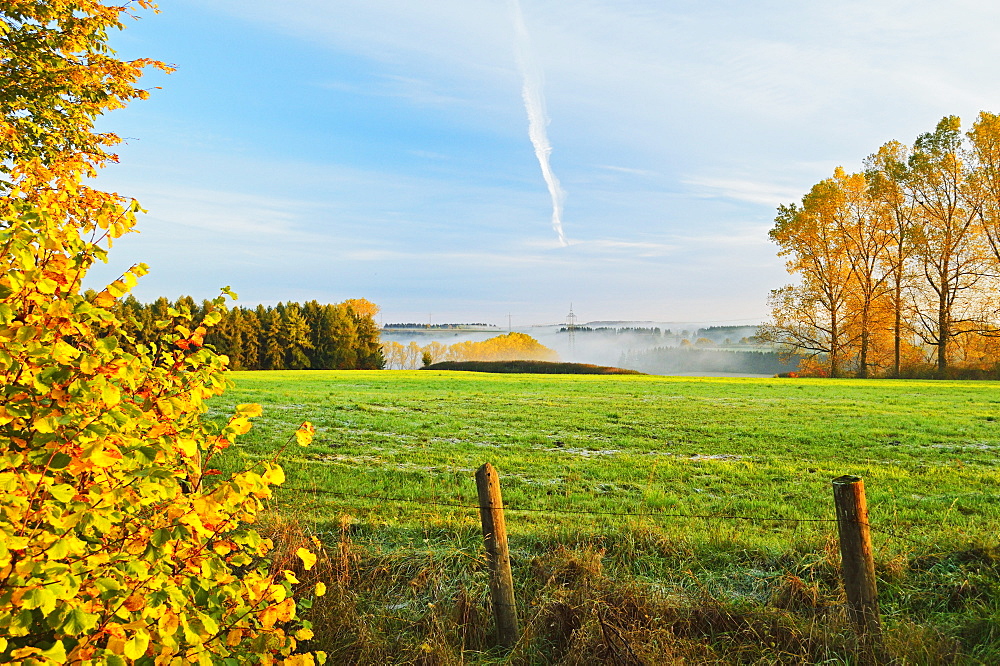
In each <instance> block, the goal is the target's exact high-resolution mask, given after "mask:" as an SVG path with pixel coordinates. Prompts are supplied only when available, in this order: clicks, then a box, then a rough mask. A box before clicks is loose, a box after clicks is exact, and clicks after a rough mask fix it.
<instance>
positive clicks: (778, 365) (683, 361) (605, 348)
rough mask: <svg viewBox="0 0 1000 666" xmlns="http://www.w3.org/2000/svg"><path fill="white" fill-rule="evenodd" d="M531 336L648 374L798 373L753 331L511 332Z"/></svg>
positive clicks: (668, 326)
mask: <svg viewBox="0 0 1000 666" xmlns="http://www.w3.org/2000/svg"><path fill="white" fill-rule="evenodd" d="M509 330H512V331H516V332H519V333H525V334H527V335H530V336H531V337H533V338H534V339H536V340H538V342H540V343H541V344H543V345H545V346H546V347H549V348H550V349H553V350H555V351H556V352H557V353H558V354H559V358H560V360H562V361H566V362H572V363H589V364H593V365H602V366H613V367H619V368H627V369H629V370H638V371H639V372H645V373H648V374H660V375H674V376H682V375H690V376H703V377H704V376H726V377H770V376H773V375H775V374H778V373H781V372H791V371H794V370H795V369H796V368H797V361H792V362H790V363H782V362H781V361H780V360H779V359H778V355H777V352H776V350H775V349H773V348H770V347H766V346H762V345H760V344H759V343H756V342H755V341H754V340H752V337H753V336H754V335H755V334H756V332H757V327H756V326H747V325H743V326H713V325H711V324H710V323H708V322H705V323H701V324H692V323H681V324H678V323H676V322H650V321H641V322H638V321H615V322H602V321H595V322H587V323H582V324H577V326H576V328H575V330H574V331H573V333H572V335H571V334H570V332H569V330H568V329H567V327H566V325H565V324H552V325H535V326H526V327H514V328H512V329H509ZM507 332H508V329H507V328H499V327H494V328H492V330H476V331H466V330H461V329H444V330H440V329H406V330H400V329H395V330H390V331H383V333H382V339H383V341H385V342H388V341H395V342H400V343H402V344H404V345H406V344H409V343H410V342H416V343H417V344H418V345H420V346H425V345H428V344H430V343H431V342H439V343H441V344H444V345H451V344H455V343H458V342H464V341H474V342H479V341H482V340H486V339H488V338H491V337H495V336H497V335H503V334H505V333H507Z"/></svg>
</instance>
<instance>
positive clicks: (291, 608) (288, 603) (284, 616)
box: [277, 597, 295, 622]
mask: <svg viewBox="0 0 1000 666" xmlns="http://www.w3.org/2000/svg"><path fill="white" fill-rule="evenodd" d="M277 611H278V619H279V620H280V621H282V622H290V621H291V620H292V618H294V617H295V599H293V598H291V597H288V598H287V599H285V600H284V601H282V602H281V603H280V604H278V606H277Z"/></svg>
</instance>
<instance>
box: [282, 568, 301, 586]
mask: <svg viewBox="0 0 1000 666" xmlns="http://www.w3.org/2000/svg"><path fill="white" fill-rule="evenodd" d="M283 573H284V574H285V580H287V581H288V582H289V583H291V584H292V585H295V584H297V583H298V582H299V579H298V578H296V577H295V574H294V573H293V572H292V571H290V570H288V569H285V570H284V572H283Z"/></svg>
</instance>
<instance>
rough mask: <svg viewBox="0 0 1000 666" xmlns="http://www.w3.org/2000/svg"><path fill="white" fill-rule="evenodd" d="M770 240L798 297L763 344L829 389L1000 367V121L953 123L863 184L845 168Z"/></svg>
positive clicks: (874, 161)
mask: <svg viewBox="0 0 1000 666" xmlns="http://www.w3.org/2000/svg"><path fill="white" fill-rule="evenodd" d="M770 238H771V240H772V241H774V242H775V243H777V244H778V246H779V247H780V251H779V255H781V256H785V257H788V262H787V269H788V271H789V273H791V274H793V275H796V276H798V278H799V281H798V283H797V284H793V285H787V286H785V287H782V288H780V289H776V290H774V291H772V292H771V297H770V306H771V321H770V322H769V323H768V324H767V325H765V326H763V327H762V328H761V330H760V333H759V335H760V337H761V338H762V339H763V340H765V341H769V342H772V343H778V344H780V345H782V346H784V347H785V349H786V350H788V351H792V352H795V353H799V354H803V355H805V356H806V357H807V360H806V361H804V364H803V369H809V368H811V370H812V371H813V372H814V373H817V374H827V375H830V376H856V377H862V378H863V377H873V376H890V377H899V376H917V375H929V376H939V377H948V376H963V375H970V376H971V375H972V374H974V373H982V372H984V371H990V370H993V369H996V368H997V367H998V366H1000V301H998V299H997V293H998V286H1000V116H997V115H995V114H992V113H988V112H982V113H980V115H979V117H978V118H977V120H976V122H975V123H974V124H973V126H972V128H971V129H970V130H969V131H967V132H963V131H962V128H961V121H960V119H959V118H958V117H956V116H947V117H945V118H943V119H942V120H941V121H940V122H939V123H938V124H937V126H936V127H935V129H934V131H932V132H927V133H924V134H921V135H920V136H919V137H917V139H916V141H914V143H913V144H912V145H905V144H903V143H900V142H898V141H890V142H888V143H886V144H885V145H883V146H882V147H881V148H879V150H878V151H877V152H875V153H874V154H872V155H870V156H869V157H868V158H866V159H865V160H864V167H863V169H862V170H861V171H860V172H857V173H849V172H847V171H846V170H845V169H843V168H839V167H838V168H837V169H836V170H835V171H834V173H833V176H832V177H831V178H827V179H825V180H823V181H821V182H819V183H817V184H816V185H814V186H813V187H812V189H811V190H810V191H809V193H808V194H806V195H805V196H804V197H802V201H801V203H799V204H794V203H793V204H790V205H787V206H779V208H778V215H777V217H776V218H775V225H774V227H773V228H772V229H771V231H770Z"/></svg>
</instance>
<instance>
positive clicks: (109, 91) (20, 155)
mask: <svg viewBox="0 0 1000 666" xmlns="http://www.w3.org/2000/svg"><path fill="white" fill-rule="evenodd" d="M138 5H139V6H141V7H146V8H149V7H151V5H150V4H149V3H148V2H145V1H144V0H140V2H139V3H138ZM127 16H128V9H127V7H108V6H105V5H103V4H101V3H99V2H96V1H92V0H74V1H72V2H68V1H62V0H53V1H51V2H44V3H39V2H33V1H31V2H28V1H22V0H11V1H8V2H6V3H4V5H3V7H2V9H0V79H2V80H3V81H4V85H3V88H2V90H0V165H2V168H3V170H4V176H5V180H4V181H3V183H2V184H0V189H2V195H3V196H2V198H0V246H2V248H3V251H2V254H0V391H2V393H0V438H2V440H3V442H4V446H3V449H2V451H0V661H3V662H12V663H24V664H64V663H76V664H128V663H150V664H151V663H157V664H173V663H181V662H182V661H183V662H188V663H191V662H195V663H202V664H210V663H221V662H224V661H226V660H229V661H230V663H233V662H241V663H250V662H254V663H265V664H266V663H274V662H275V660H276V659H284V660H285V662H286V663H312V662H313V657H312V655H308V654H294V653H295V652H296V651H297V641H298V640H301V639H303V638H306V637H308V635H309V634H310V630H309V628H308V626H307V625H305V624H299V623H297V622H296V619H295V618H296V604H295V602H294V601H293V599H292V598H291V597H290V596H289V591H290V584H291V583H290V579H289V578H288V576H286V575H285V574H283V573H279V574H277V575H275V574H273V573H271V572H269V571H268V568H267V566H266V562H264V561H263V559H262V558H264V557H265V556H266V554H267V551H268V550H269V547H270V544H269V543H268V542H267V541H266V540H264V539H262V538H261V537H260V536H259V535H258V534H257V533H256V532H255V531H254V530H253V529H252V528H251V527H250V526H249V523H252V522H253V521H254V520H255V518H256V516H257V515H258V513H259V512H260V510H261V508H262V506H263V502H264V501H266V500H267V499H268V498H269V497H270V496H271V486H273V485H275V484H278V483H281V481H282V479H283V473H282V470H281V468H280V467H278V466H277V465H275V464H274V461H273V460H268V461H260V462H259V464H257V465H255V466H254V467H253V468H251V469H248V470H242V471H240V472H238V473H236V474H234V475H232V477H231V478H228V479H226V480H223V481H221V482H217V483H214V484H212V483H210V482H209V480H210V479H211V477H212V475H213V470H212V469H210V468H209V467H208V465H209V464H210V463H211V462H212V460H213V458H214V457H215V456H216V455H217V454H218V452H219V451H221V450H223V449H225V448H226V447H227V446H229V445H231V444H232V443H233V441H234V440H235V438H236V437H237V436H239V435H241V434H243V433H245V432H246V431H247V430H248V429H249V427H250V421H249V419H250V418H251V417H254V416H256V415H259V414H260V407H259V406H257V405H241V406H239V407H237V408H236V410H235V414H234V415H232V416H231V417H229V418H227V419H225V420H224V421H223V422H221V423H215V422H212V423H209V422H205V421H203V420H202V418H201V415H202V413H203V412H204V411H205V408H206V407H205V401H206V400H207V399H208V398H209V397H211V396H216V395H218V394H219V393H221V391H222V389H223V387H224V386H225V384H226V380H225V379H224V376H223V370H224V367H225V363H224V359H223V358H221V357H219V356H217V355H216V354H214V353H213V352H211V351H210V350H208V349H206V348H204V346H203V341H204V337H205V335H206V333H207V327H208V326H211V325H212V324H214V323H217V321H218V320H219V318H220V317H221V313H222V311H223V308H224V306H223V300H222V297H220V298H219V299H217V300H216V301H214V302H213V307H214V308H215V309H216V312H214V313H210V314H209V315H208V316H206V317H205V319H204V321H203V322H201V323H200V324H196V323H193V322H192V320H191V316H190V312H189V311H188V310H187V309H186V308H180V309H172V308H168V309H167V311H166V312H165V313H163V316H161V317H160V318H159V319H160V320H159V321H158V322H155V323H153V324H151V325H152V327H153V328H155V329H156V330H157V331H158V334H157V336H155V338H154V339H153V340H151V341H147V342H139V341H137V340H136V339H135V338H134V336H133V335H131V334H130V333H129V332H128V330H126V327H125V326H124V324H123V322H122V320H121V318H120V317H119V316H118V315H116V314H115V312H114V308H115V304H116V300H117V299H118V298H120V297H122V296H123V295H125V294H126V293H127V292H128V291H129V289H130V288H131V287H132V286H133V285H134V284H135V282H136V280H137V278H139V277H140V276H141V275H142V274H143V273H144V272H145V270H146V268H145V266H142V265H138V266H135V267H133V268H132V269H131V270H129V271H128V272H127V273H126V274H125V275H123V276H122V277H121V279H119V280H116V281H114V282H113V283H112V284H110V285H108V286H107V288H105V289H104V290H102V291H101V292H99V293H94V294H92V295H91V296H90V297H89V298H88V297H87V296H86V295H85V294H81V293H80V283H81V280H82V278H83V276H84V274H85V273H86V271H87V269H88V268H89V267H90V266H91V264H92V263H93V262H94V261H95V260H98V259H103V258H104V257H105V256H106V251H107V247H109V246H110V245H111V242H112V240H113V239H115V238H117V237H119V236H121V235H122V234H124V233H126V232H128V231H129V230H130V229H131V228H132V227H133V225H134V224H135V213H136V212H137V211H138V210H139V207H138V205H137V204H136V203H135V202H134V201H132V200H129V199H127V198H125V197H122V196H119V195H117V194H111V193H106V192H101V191H98V190H95V189H93V188H91V187H90V186H89V185H87V184H86V183H87V178H88V177H90V176H93V175H94V173H95V169H97V168H98V167H100V166H102V165H103V164H105V163H107V162H109V161H113V160H114V159H115V157H114V155H112V154H110V153H109V152H107V150H108V149H109V148H110V147H111V146H113V145H114V144H115V143H116V142H117V140H118V139H117V137H115V136H114V135H111V134H99V133H95V132H94V131H93V122H94V119H95V118H96V117H97V115H99V114H100V113H102V112H103V111H105V110H108V109H114V108H118V107H120V106H122V105H124V104H125V103H126V102H127V101H128V100H130V99H135V98H141V97H144V96H145V92H144V91H142V90H140V89H138V88H135V87H134V85H133V84H134V83H135V81H136V80H137V78H138V77H139V74H140V72H141V70H142V68H143V67H145V66H156V67H161V68H165V66H163V65H162V64H160V63H156V62H153V61H147V60H139V61H132V62H123V61H120V60H117V59H116V58H115V57H114V52H113V51H111V50H110V49H109V48H108V46H107V44H106V41H105V40H106V37H107V32H108V31H109V30H113V29H117V28H120V27H121V20H122V18H123V17H127ZM310 432H311V428H310V427H308V426H303V427H301V428H299V430H298V432H297V433H296V438H297V439H298V440H299V441H300V443H307V441H308V439H309V437H310ZM301 556H302V558H303V559H304V560H309V559H310V557H311V554H310V553H309V552H308V551H307V550H305V549H303V550H302V552H301Z"/></svg>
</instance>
